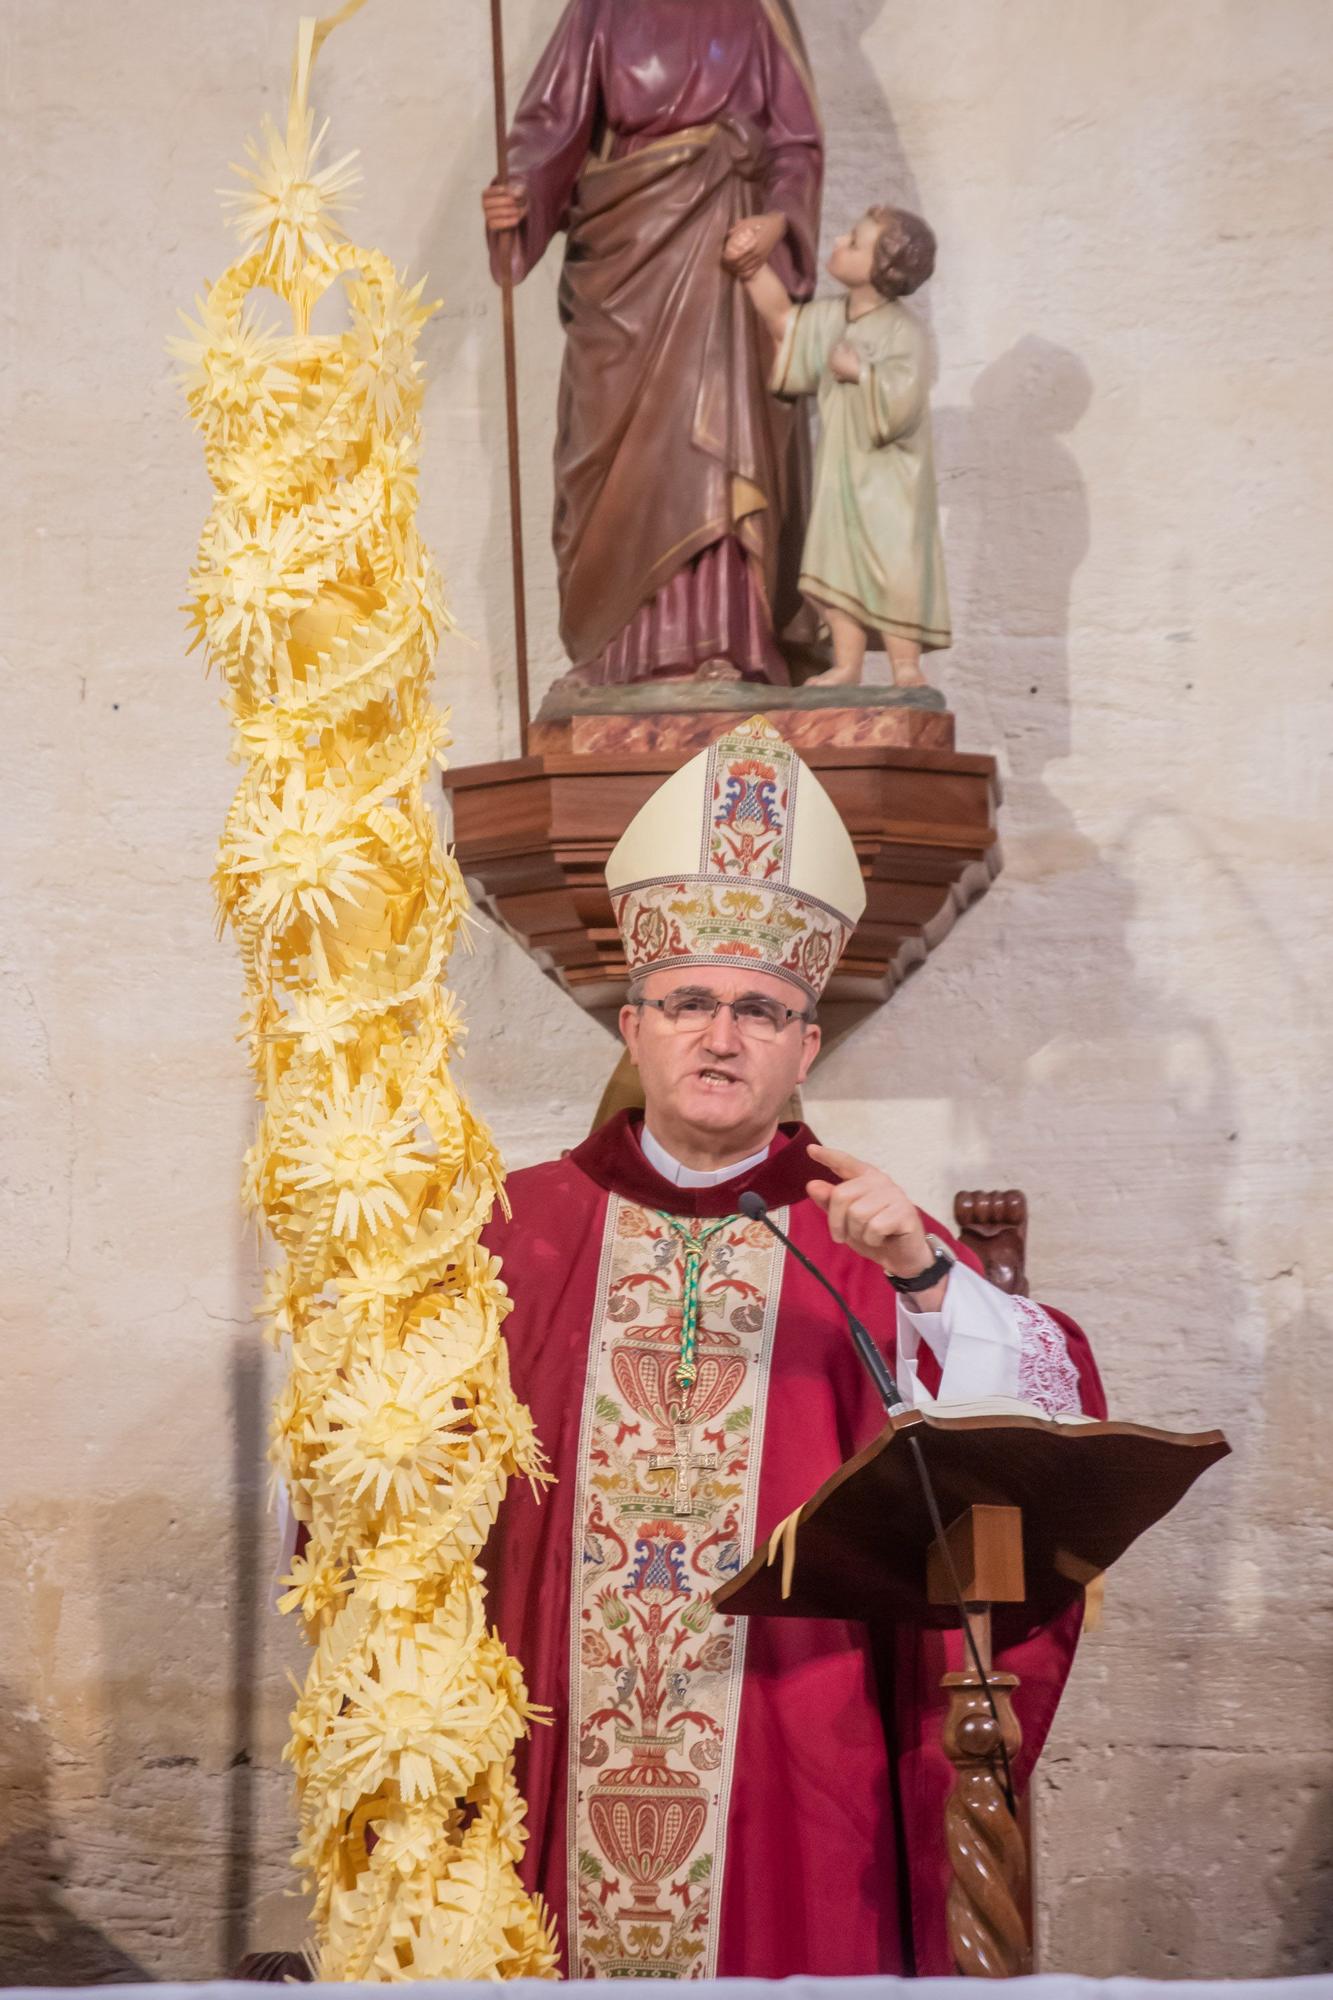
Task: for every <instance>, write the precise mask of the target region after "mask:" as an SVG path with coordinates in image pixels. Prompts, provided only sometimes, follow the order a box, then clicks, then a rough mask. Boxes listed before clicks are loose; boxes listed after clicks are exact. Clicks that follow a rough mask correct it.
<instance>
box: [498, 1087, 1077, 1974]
mask: <svg viewBox="0 0 1333 2000" xmlns="http://www.w3.org/2000/svg"><path fill="white" fill-rule="evenodd" d="M637 1122H638V1121H637V1116H636V1115H635V1114H621V1115H620V1116H619V1117H617V1118H615V1119H612V1120H611V1122H610V1123H609V1124H607V1125H606V1126H604V1127H603V1128H602V1129H601V1130H600V1131H598V1132H597V1133H595V1134H594V1135H593V1136H592V1138H590V1139H589V1140H587V1141H586V1142H585V1143H584V1144H583V1145H582V1146H580V1147H578V1148H577V1150H576V1151H574V1152H573V1153H571V1154H570V1155H569V1156H568V1158H566V1159H564V1160H560V1161H553V1162H551V1163H550V1164H548V1165H544V1166H539V1167H532V1168H529V1169H528V1170H527V1171H525V1172H521V1173H517V1174H515V1175H514V1176H513V1177H512V1178H511V1180H510V1182H509V1194H510V1199H511V1201H512V1204H513V1215H512V1219H511V1220H509V1221H508V1222H505V1221H502V1220H501V1221H497V1222H496V1223H495V1224H494V1225H493V1226H492V1227H491V1228H490V1229H489V1230H488V1232H487V1236H486V1241H487V1244H488V1246H489V1247H490V1248H491V1249H492V1250H494V1251H497V1252H498V1253H499V1254H500V1255H501V1256H502V1257H503V1259H504V1275H505V1279H506V1282H507V1284H508V1286H509V1289H510V1291H511V1293H512V1295H513V1299H514V1311H513V1314H512V1317H511V1318H510V1319H509V1321H508V1323H507V1327H506V1332H507V1336H508V1343H509V1351H510V1366H511V1369H512V1373H513V1380H514V1386H515V1388H516V1390H517V1392H518V1394H519V1395H520V1396H522V1397H523V1399H524V1400H525V1401H526V1402H527V1403H528V1404H529V1405H530V1407H531V1409H532V1413H533V1416H534V1418H535V1420H536V1425H537V1431H538V1435H539V1436H540V1438H541V1440H542V1443H543V1444H544V1446H545V1448H546V1451H547V1453H548V1455H549V1457H550V1460H551V1464H552V1467H553V1469H554V1471H555V1473H556V1475H557V1478H558V1482H559V1483H558V1485H556V1486H555V1487H554V1488H551V1489H549V1490H548V1491H547V1492H546V1493H545V1494H544V1496H543V1497H542V1499H541V1500H540V1501H536V1500H534V1499H533V1497H532V1495H531V1494H530V1493H529V1492H528V1490H527V1489H526V1488H523V1487H518V1486H515V1487H513V1488H512V1489H511V1491H510V1494H509V1497H508V1499H507V1500H506V1502H505V1505H504V1508H503V1510H502V1513H501V1516H500V1520H499V1524H498V1526H497V1528H496V1531H495V1534H494V1536H493V1537H492V1540H491V1542H490V1544H489V1545H488V1549H487V1553H486V1558H485V1566H486V1569H487V1572H488V1575H489V1579H490V1602H491V1606H492V1609H493V1611H494V1613H495V1616H496V1619H497V1622H498V1624H499V1627H500V1630H501V1633H502V1634H503V1637H504V1640H505V1643H506V1645H507V1646H508V1647H509V1648H510V1649H511V1651H512V1652H514V1653H515V1654H516V1655H517V1657H518V1658H519V1659H520V1660H521V1661H522V1663H523V1667H524V1669H525V1671H526V1674H527V1680H528V1687H529V1691H530V1693H531V1694H532V1696H533V1698H534V1700H536V1701H538V1702H541V1703H545V1704H546V1705H547V1706H548V1707H549V1708H550V1709H551V1711H552V1713H553V1716H554V1722H553V1725H552V1726H551V1727H548V1728H539V1729H537V1730H536V1732H535V1734H534V1737H533V1739H532V1741H531V1742H530V1743H529V1744H527V1745H526V1746H524V1748H523V1750H522V1751H521V1753H520V1780H521V1783H522V1786H523V1790H524V1793H525V1795H526V1798H527V1800H528V1806H529V1832H530V1840H529V1845H528V1850H527V1855H526V1860H525V1864H524V1877H525V1880H526V1882H527V1885H528V1887H529V1888H531V1889H535V1890H539V1891H540V1892H541V1894H542V1895H543V1896H544V1897H545V1898H546V1900H547V1902H548V1903H549V1904H550V1906H551V1908H552V1909H553V1911H554V1912H555V1915H556V1918H557V1921H558V1924H559V1929H560V1935H561V1939H562V1941H563V1946H564V1952H565V1970H566V1972H567V1974H568V1976H570V1977H572V1978H584V1979H587V1978H607V1977H616V1976H626V1975H629V1976H634V1975H638V1976H643V1975H656V1976H658V1977H677V1978H706V1977H713V1976H719V1977H724V1978H725V1977H736V1976H742V1975H747V1976H750V1977H762V1978H783V1977H786V1976H787V1975H789V1974H797V1973H817V1974H824V1975H854V1974H868V1973H901V1972H905V1971H906V1972H912V1971H915V1972H918V1973H922V1974H925V1973H947V1972H948V1971H950V1970H951V1967H950V1964H949V1955H948V1947H947V1941H946V1935H945V1925H944V1899H945V1892H946V1889H947V1886H948V1863H947V1859H946V1856H945V1851H944V1843H943V1836H942V1826H941V1815H942V1809H943V1804H944V1799H945V1796H946V1794H947V1791H948V1788H949V1784H950V1782H951V1777H952V1773H951V1771H950V1767H949V1765H948V1763H947V1762H946V1760H945V1757H944V1753H943V1751H942V1750H941V1749H940V1747H939V1739H940V1725H941V1721H942V1716H943V1701H942V1698H941V1696H940V1694H939V1692H938V1688H939V1680H940V1676H941V1674H943V1673H944V1672H945V1671H947V1670H948V1669H950V1668H956V1667H959V1666H961V1664H962V1659H961V1641H960V1638H959V1635H957V1634H953V1633H948V1634H941V1633H930V1634H923V1633H919V1632H916V1631H911V1630H906V1629H904V1630H902V1631H901V1632H899V1633H897V1634H896V1635H895V1636H894V1637H893V1639H892V1641H891V1643H890V1644H889V1645H888V1646H887V1648H886V1649H885V1650H884V1651H883V1652H882V1654H881V1657H880V1658H879V1659H878V1661H877V1660H876V1658H875V1657H874V1656H873V1655H872V1649H871V1640H870V1635H869V1632H868V1629H867V1628H866V1627H865V1626H862V1625H858V1624H842V1623H835V1622H832V1621H828V1620H816V1619H809V1620H805V1619H800V1620H797V1619H782V1620H776V1619H774V1620H766V1619H755V1620H753V1621H751V1620H747V1619H744V1618H731V1617H727V1616H725V1615H723V1614H721V1613H716V1612H713V1611H712V1610H711V1609H710V1605H709V1597H710V1593H711V1592H712V1591H713V1590H714V1589H715V1588H716V1586H717V1584H718V1583H719V1582H720V1581H722V1580H725V1579H726V1578H727V1577H730V1576H732V1575H734V1574H735V1572H736V1570H737V1569H738V1568H739V1566H740V1565H741V1563H742V1562H743V1561H744V1560H745V1558H746V1557H747V1556H748V1555H749V1553H750V1551H751V1549H752V1548H753V1546H754V1544H755V1542H756V1541H757V1540H759V1539H760V1538H761V1537H764V1536H766V1535H768V1534H769V1533H770V1531H771V1530H772V1529H773V1528H774V1527H776V1526H777V1524H778V1523H779V1522H780V1521H782V1520H783V1519H784V1518H785V1517H786V1516H787V1515H788V1514H789V1513H790V1512H791V1511H792V1510H793V1508H795V1507H797V1506H799V1505H800V1503H801V1502H802V1501H803V1500H805V1499H806V1498H807V1497H808V1495H809V1494H810V1493H811V1492H812V1491H813V1490H814V1488H815V1487H816V1486H817V1485H819V1484H820V1482H821V1481H822V1480H824V1479H825V1478H827V1477H828V1475H829V1474H830V1473H832V1472H833V1471H835V1470H836V1468H837V1467H838V1466H839V1465H840V1464H841V1463H842V1462H843V1460H844V1459H846V1458H847V1457H848V1456H849V1455H850V1454H851V1453H852V1452H854V1451H856V1450H857V1449H858V1448H859V1447H860V1446H861V1445H863V1444H865V1443H866V1442H867V1441H868V1440H869V1439H870V1438H872V1437H873V1436H874V1435H875V1433H876V1432H877V1431H878V1430H879V1428H880V1427H881V1425H882V1422H883V1415H882V1411H881V1409H880V1407H879V1404H878V1401H877V1399H876V1397H875V1394H874V1391H873V1389H872V1388H871V1385H870V1383H869V1382H868V1380H867V1379H866V1377H865V1375H864V1373H863V1371H862V1368H861V1364H860V1362H859V1361H858V1359H857V1356H856V1353H855V1351H854V1349H853V1348H852V1345H851V1342H850V1340H849V1338H848V1335H847V1332H846V1329H845V1327H844V1325H843V1323H842V1322H841V1320H840V1318H839V1317H838V1315H837V1313H836V1310H835V1309H834V1308H833V1306H832V1304H831V1301H830V1300H829V1299H828V1298H827V1296H826V1295H825V1294H824V1293H823V1292H822V1291H821V1290H820V1289H819V1287H818V1286H817V1285H816V1284H815V1283H814V1281H813V1280H812V1279H811V1278H810V1277H809V1276H808V1275H807V1273H805V1272H804V1271H803V1270H801V1269H800V1267H799V1266H798V1265H796V1264H795V1263H794V1262H793V1261H792V1260H790V1259H786V1258H785V1257H784V1255H783V1252H782V1250H781V1247H780V1246H779V1245H778V1244H777V1243H776V1242H775V1240H774V1239H773V1237H772V1236H771V1235H770V1234H769V1233H768V1232H767V1231H766V1230H765V1229H764V1228H763V1226H762V1225H761V1224H757V1223H751V1222H748V1221H746V1220H745V1219H744V1218H743V1217H741V1216H740V1215H739V1214H738V1213H737V1209H736V1204H737V1201H738V1198H739V1196H740V1195H741V1194H742V1193H743V1192H744V1191H745V1190H746V1189H749V1188H753V1189H754V1190H755V1191H756V1192H757V1193H759V1194H760V1195H761V1196H762V1197H763V1199H764V1201H765V1202H766V1203H767V1204H768V1206H769V1207H770V1208H771V1209H772V1211H773V1214H774V1219H775V1220H776V1221H777V1222H779V1223H780V1224H781V1225H782V1226H783V1227H785V1228H786V1229H787V1230H788V1232H789V1234H790V1235H791V1236H792V1237H793V1239H794V1240H795V1241H796V1242H797V1243H798V1244H799V1245H800V1246H801V1248H802V1249H804V1250H806V1251H807V1252H808V1253H809V1254H810V1255H811V1256H813V1257H815V1258H816V1259H817V1260H818V1261H819V1262H820V1263H822V1265H823V1267H824V1268H825V1269H826V1270H827V1271H828V1273H829V1275H830V1276H831V1278H832V1279H833V1281H834V1283H835V1284H837V1285H838V1286H840V1287H841V1289H842V1290H843V1292H844V1293H845V1294H846V1296H847V1298H848V1299H849V1301H850V1303H851V1305H852V1308H853V1310H854V1311H855V1312H857V1313H858V1314H859V1315H860V1316H861V1318H862V1319H863V1320H864V1321H865V1323H866V1324H867V1326H869V1327H870V1328H871V1330H872V1331H874V1332H877V1333H879V1334H881V1336H882V1338H883V1341H884V1345H885V1350H886V1352H888V1353H889V1354H890V1356H892V1351H893V1346H894V1327H895V1321H896V1311H895V1297H894V1294H893V1292H892V1290H891V1289H890V1287H889V1285H888V1284H887V1282H886V1280H885V1279H884V1277H883V1276H882V1274H881V1273H880V1272H878V1271H877V1270H875V1269H874V1268H873V1267H872V1266H871V1265H870V1264H869V1263H867V1262H866V1261H865V1260H864V1259H863V1258H861V1257H858V1256H856V1255H855V1254H854V1253H853V1252H852V1251H850V1250H848V1249H846V1248H845V1247H840V1246H837V1245H834V1244H833V1243H832V1241H831V1240H830V1237H829V1234H828V1229H827V1226H826V1223H825V1220H824V1217H823V1215H822V1214H821V1213H820V1211H819V1210H818V1209H817V1208H816V1207H815V1205H814V1203H813V1202H811V1201H810V1200H808V1199H807V1198H806V1194H805V1186H806V1182H807V1181H808V1180H811V1179H814V1178H818V1177H822V1175H823V1173H824V1170H823V1169H821V1168H819V1167H817V1166H816V1164H815V1163H814V1162H812V1161H810V1160H809V1159H808V1157H807V1148H808V1147H809V1146H810V1145H811V1144H813V1143H814V1139H813V1135H812V1134H811V1133H810V1132H809V1130H808V1129H807V1128H806V1127H805V1126H795V1125H793V1126H784V1127H783V1128H782V1131H781V1133H780V1135H779V1139H778V1142H777V1144H776V1145H775V1147H774V1148H773V1150H772V1151H771V1152H770V1154H769V1156H768V1158H767V1159H766V1160H765V1161H764V1162H763V1163H762V1164H761V1165H760V1166H758V1167H756V1168H754V1169H753V1170H752V1171H750V1172H749V1173H746V1174H743V1175H741V1176H738V1178H737V1179H735V1180H734V1181H727V1182H724V1183H723V1184H722V1185H720V1186H719V1187H715V1188H704V1189H696V1188H678V1187H674V1186H672V1185H671V1183H670V1182H668V1181H666V1180H664V1179H663V1178H662V1177H661V1176H660V1175H659V1174H658V1173H656V1172H655V1171H654V1169H653V1168H652V1167H651V1166H650V1165H649V1164H648V1162H647V1160H646V1159H645V1157H644V1154H643V1152H642V1150H641V1148H640V1146H639V1143H638V1139H637V1136H636V1130H637ZM927 1226H928V1227H929V1228H930V1229H931V1230H933V1231H934V1232H935V1233H936V1234H938V1235H940V1236H942V1237H945V1239H946V1240H948V1239H947V1232H945V1231H943V1230H941V1229H940V1227H939V1225H938V1224H937V1223H934V1222H929V1221H928V1223H927ZM952 1247H953V1248H954V1250H955V1253H956V1254H957V1255H959V1256H961V1257H962V1258H964V1259H965V1260H966V1261H968V1262H972V1261H974V1260H972V1259H971V1258H970V1256H969V1253H968V1252H967V1251H965V1250H960V1249H959V1248H958V1246H957V1245H953V1246H952ZM691 1285H692V1286H693V1287H694V1288H695V1290H696V1293H697V1298H698V1304H699V1312H698V1330H697V1337H696V1341H695V1344H694V1352H693V1354H692V1355H691V1356H690V1357H689V1367H688V1368H687V1369H686V1370H685V1372H686V1373H687V1374H692V1379H691V1380H690V1381H689V1384H688V1387H687V1388H684V1389H682V1387H681V1373H682V1366H681V1364H682V1339H681V1329H682V1315H683V1300H684V1298H685V1295H686V1289H687V1286H691ZM1056 1317H1057V1318H1058V1319H1059V1324H1060V1326H1061V1328H1062V1330H1063V1331H1064V1334H1065V1337H1066V1343H1067V1347H1068V1352H1069V1356H1070V1359H1071V1361H1072V1362H1073V1364H1074V1366H1075V1368H1076V1369H1077V1372H1078V1376H1079V1382H1080V1392H1081V1397H1082V1404H1083V1408H1084V1409H1085V1410H1086V1411H1087V1412H1088V1413H1089V1414H1091V1415H1102V1414H1104V1410H1105V1406H1104V1402H1103V1399H1102V1393H1101V1386H1100V1383H1099V1381H1098V1378H1097V1373H1096V1369H1095V1367H1094V1365H1093V1361H1092V1356H1091V1353H1090V1351H1089V1349H1088V1346H1087V1343H1086V1341H1085V1340H1084V1338H1083V1335H1082V1334H1081V1333H1080V1332H1079V1331H1078V1329H1077V1328H1076V1327H1074V1326H1073V1325H1072V1324H1071V1323H1070V1322H1069V1321H1067V1320H1065V1319H1063V1318H1060V1317H1059V1316H1058V1315H1057V1316H1056ZM929 1366H930V1359H929V1357H928V1356H926V1355H924V1354H923V1358H922V1374H923V1377H924V1378H925V1379H926V1381H927V1385H928V1386H930V1387H934V1386H936V1384H937V1381H938V1377H937V1376H936V1378H935V1381H931V1379H930V1376H929V1375H928V1373H927V1370H928V1369H929ZM1079 1616H1080V1614H1079V1613H1078V1612H1074V1613H1071V1614H1067V1615H1066V1616H1065V1617H1063V1618H1061V1619H1060V1620H1059V1621H1057V1623H1055V1624H1054V1625H1051V1626H1047V1627H1044V1628H1043V1627H1035V1628H1032V1629H1023V1628H1021V1627H1016V1626H1015V1625H1014V1623H1013V1620H1012V1617H1011V1618H1010V1620H1009V1625H1008V1629H1007V1630H1006V1628H1005V1623H1004V1621H1003V1620H1001V1619H999V1618H998V1617H997V1635H996V1636H997V1655H996V1666H997V1668H999V1669H1001V1670H1003V1671H1005V1672H1011V1673H1016V1674H1018V1675H1019V1676H1020V1679H1021V1683H1022V1685H1021V1687H1020V1689H1019V1692H1018V1695H1017V1698H1016V1708H1017V1711H1018V1715H1019V1719H1020V1721H1021V1723H1022V1727H1023V1751H1022V1756H1021V1758H1020V1760H1019V1764H1018V1767H1017V1769H1016V1772H1015V1776H1016V1779H1017V1781H1018V1783H1019V1785H1020V1786H1022V1785H1025V1784H1026V1782H1027V1779H1028V1776H1029V1774H1030V1772H1031V1769H1032V1765H1033V1763H1034V1761H1035V1759H1036V1757H1037V1755H1038V1753H1039V1752H1040V1750H1041V1747H1042V1744H1043V1742H1044V1741H1045V1738H1046V1734H1047V1731H1048V1730H1049V1728H1050V1724H1051V1720H1052V1717H1053V1716H1054V1714H1055V1709H1056V1705H1057V1703H1058V1701H1059V1698H1060V1692H1061V1689H1062V1687H1063V1685H1064V1681H1065V1678H1066V1675H1067V1674H1068V1671H1069V1666H1070V1662H1071V1659H1072V1656H1073V1651H1074V1645H1075V1641H1076V1638H1077V1634H1078V1625H1079ZM1006 1641H1007V1643H1006ZM877 1673H878V1680H877ZM881 1688H882V1689H884V1690H885V1699H884V1702H883V1705H881V1698H880V1690H881Z"/></svg>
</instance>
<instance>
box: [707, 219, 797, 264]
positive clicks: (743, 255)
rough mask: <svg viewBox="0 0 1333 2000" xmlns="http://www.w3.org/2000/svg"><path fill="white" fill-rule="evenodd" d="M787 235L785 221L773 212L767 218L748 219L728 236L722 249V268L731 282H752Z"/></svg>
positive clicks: (736, 226) (739, 223)
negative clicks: (732, 278)
mask: <svg viewBox="0 0 1333 2000" xmlns="http://www.w3.org/2000/svg"><path fill="white" fill-rule="evenodd" d="M786 234H787V218H786V216H785V215H782V214H780V213H779V212H777V211H776V210H775V211H774V212H773V213H771V214H769V215H751V216H747V217H746V219H745V221H744V222H738V223H736V224H735V226H734V227H733V228H732V229H731V230H730V231H729V232H728V235H727V240H726V242H725V243H724V244H723V246H722V262H723V265H724V266H725V268H726V269H727V270H728V271H730V272H731V274H732V276H733V277H734V278H741V279H745V278H753V277H754V275H755V273H756V271H759V270H762V268H763V266H764V265H765V264H766V263H767V262H768V260H769V258H770V257H771V256H772V254H773V252H774V251H775V250H776V249H777V247H778V245H779V243H781V241H782V239H783V237H784V236H785V235H786Z"/></svg>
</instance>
